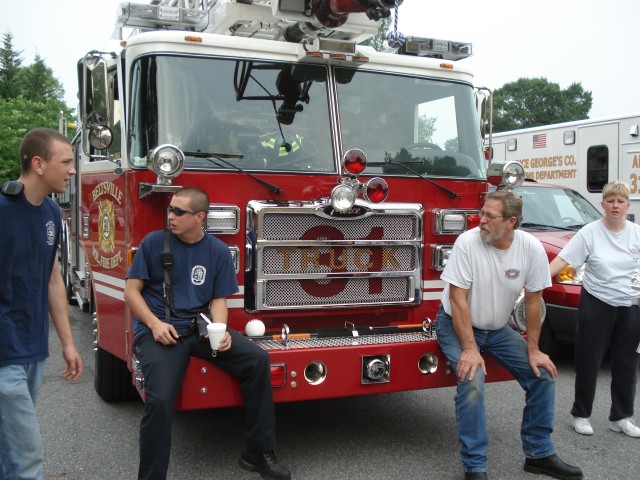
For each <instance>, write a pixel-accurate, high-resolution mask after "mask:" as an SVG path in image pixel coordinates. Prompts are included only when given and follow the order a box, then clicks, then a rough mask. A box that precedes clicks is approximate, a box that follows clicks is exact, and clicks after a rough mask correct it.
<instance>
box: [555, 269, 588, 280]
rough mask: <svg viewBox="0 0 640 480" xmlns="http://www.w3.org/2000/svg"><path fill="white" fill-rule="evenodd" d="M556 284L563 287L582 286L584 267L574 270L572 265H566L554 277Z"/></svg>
mask: <svg viewBox="0 0 640 480" xmlns="http://www.w3.org/2000/svg"><path fill="white" fill-rule="evenodd" d="M556 278H557V279H558V283H561V284H563V285H582V279H583V278H584V265H582V266H581V267H580V268H578V269H575V268H573V266H572V265H567V266H566V267H564V268H563V269H562V270H560V272H559V273H558V276H557V277H556Z"/></svg>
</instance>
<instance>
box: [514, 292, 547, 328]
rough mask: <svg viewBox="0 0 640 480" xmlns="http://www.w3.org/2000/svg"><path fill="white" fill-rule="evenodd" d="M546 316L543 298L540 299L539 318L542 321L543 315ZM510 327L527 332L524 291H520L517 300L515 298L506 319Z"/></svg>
mask: <svg viewBox="0 0 640 480" xmlns="http://www.w3.org/2000/svg"><path fill="white" fill-rule="evenodd" d="M546 316H547V304H546V303H544V300H543V299H542V298H541V299H540V318H542V321H544V317H546ZM507 323H508V324H509V326H510V327H511V328H514V329H516V330H518V331H520V332H522V333H526V332H527V319H526V316H525V308H524V291H523V292H522V293H520V296H519V297H518V300H516V304H515V306H514V307H513V312H511V316H510V317H509V320H508V321H507Z"/></svg>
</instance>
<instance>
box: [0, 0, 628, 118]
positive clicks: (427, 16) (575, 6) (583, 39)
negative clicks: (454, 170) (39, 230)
mask: <svg viewBox="0 0 640 480" xmlns="http://www.w3.org/2000/svg"><path fill="white" fill-rule="evenodd" d="M1 2H2V5H3V7H4V8H3V10H2V15H1V17H0V28H1V33H5V32H7V31H9V32H11V34H12V35H13V42H14V47H15V49H16V50H18V51H20V50H22V58H23V65H28V64H30V63H31V62H32V61H33V55H34V53H35V52H38V53H39V54H40V56H41V57H43V58H44V59H45V62H46V64H47V66H49V67H50V68H52V69H53V71H54V73H55V75H56V76H57V77H58V78H59V79H60V81H61V82H62V84H63V86H64V89H65V92H66V95H65V99H66V101H67V103H68V104H69V105H70V106H72V107H75V106H76V103H77V102H76V100H75V98H76V78H75V68H76V67H75V65H76V62H77V60H78V59H79V58H80V57H82V56H84V54H85V53H86V52H88V51H89V50H92V49H99V48H101V47H102V46H103V44H104V42H105V40H107V39H108V38H109V36H110V35H111V33H112V31H113V26H114V23H115V17H116V10H117V5H118V4H119V3H120V1H118V0H31V1H14V2H9V1H8V0H1ZM142 3H148V2H147V1H143V2H142ZM399 12H400V14H399V22H398V23H399V30H400V31H401V32H402V33H404V34H405V35H415V36H430V37H436V38H441V39H450V40H459V41H465V42H471V43H472V44H473V51H474V55H473V56H472V57H471V58H469V59H467V60H464V62H466V64H467V65H468V66H469V67H471V68H472V70H473V71H474V72H475V76H476V85H477V86H484V87H488V88H490V89H492V90H495V89H497V88H500V87H501V86H503V85H504V84H505V83H509V82H513V81H516V80H518V79H519V78H523V77H525V78H539V77H544V78H546V79H547V80H549V81H550V82H554V83H558V84H559V85H560V87H561V88H567V87H568V86H569V85H570V84H571V83H574V82H578V83H580V84H582V87H583V88H584V90H586V91H590V92H592V94H593V107H592V109H591V112H590V117H591V118H599V117H610V116H616V115H619V114H624V113H640V86H639V85H640V53H639V52H638V50H639V49H640V34H639V33H638V22H639V21H640V0H609V1H607V2H603V1H596V0H537V1H536V2H517V1H516V2H514V1H513V0H484V1H478V0H455V1H445V2H435V1H432V0H404V3H403V4H402V5H401V6H400V9H399Z"/></svg>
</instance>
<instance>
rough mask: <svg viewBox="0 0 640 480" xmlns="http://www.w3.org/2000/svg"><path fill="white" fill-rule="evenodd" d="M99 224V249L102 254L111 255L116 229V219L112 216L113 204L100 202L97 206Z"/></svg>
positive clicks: (106, 201)
mask: <svg viewBox="0 0 640 480" xmlns="http://www.w3.org/2000/svg"><path fill="white" fill-rule="evenodd" d="M98 208H99V218H100V222H99V225H98V233H99V235H100V249H101V250H102V251H103V252H104V253H112V252H113V250H114V249H115V242H114V238H113V237H114V233H115V227H116V219H115V214H114V208H113V202H111V201H109V200H102V201H100V203H99V204H98Z"/></svg>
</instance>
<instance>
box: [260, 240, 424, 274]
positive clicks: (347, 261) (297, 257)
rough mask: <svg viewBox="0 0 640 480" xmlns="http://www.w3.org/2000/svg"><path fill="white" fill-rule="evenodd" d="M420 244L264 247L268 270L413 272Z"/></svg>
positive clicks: (265, 264) (282, 272)
mask: <svg viewBox="0 0 640 480" xmlns="http://www.w3.org/2000/svg"><path fill="white" fill-rule="evenodd" d="M417 255H418V252H417V247H414V246H396V247H293V246H291V247H265V248H264V249H263V251H262V271H263V272H264V273H267V274H279V273H280V274H313V273H332V272H341V271H343V272H372V271H378V272H410V271H412V270H413V269H415V268H416V266H417V264H418V259H417Z"/></svg>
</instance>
